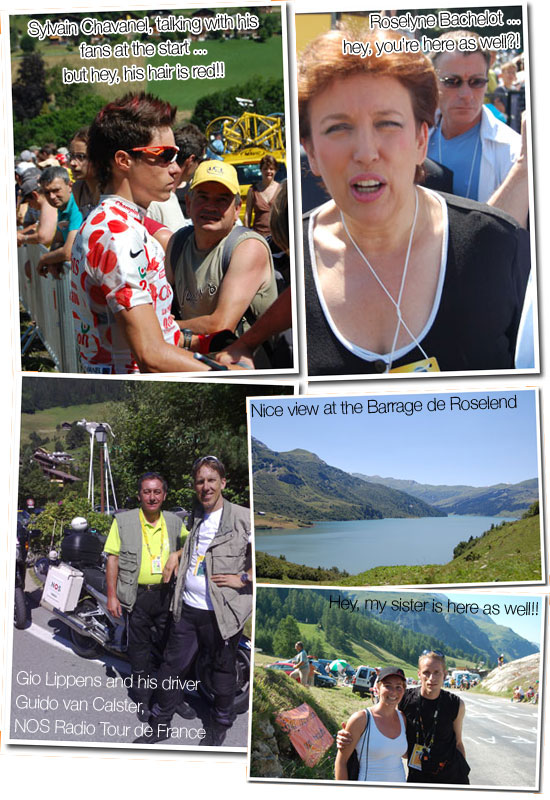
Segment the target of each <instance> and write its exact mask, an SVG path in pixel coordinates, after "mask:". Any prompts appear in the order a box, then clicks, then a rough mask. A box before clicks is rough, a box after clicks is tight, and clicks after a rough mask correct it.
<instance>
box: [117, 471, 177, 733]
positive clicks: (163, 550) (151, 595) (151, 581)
mask: <svg viewBox="0 0 550 800" xmlns="http://www.w3.org/2000/svg"><path fill="white" fill-rule="evenodd" d="M167 488H168V487H167V484H166V481H165V480H164V478H163V477H162V476H161V475H159V474H158V473H156V472H146V473H145V474H144V475H142V476H141V478H140V479H139V482H138V498H139V502H140V508H138V509H134V510H132V511H126V512H124V513H122V514H118V515H117V517H116V518H115V519H114V521H113V524H112V526H111V530H110V532H109V536H108V538H107V542H106V543H105V552H106V553H107V554H108V560H107V609H108V611H109V612H110V613H111V614H112V615H113V616H114V617H120V616H121V615H122V610H123V609H125V610H126V611H127V612H128V658H129V660H130V665H131V668H132V690H133V691H132V694H133V696H134V698H135V700H136V702H138V703H139V708H138V717H139V718H140V719H147V718H148V715H149V700H150V697H151V695H152V691H153V689H154V688H155V682H154V680H152V676H151V670H152V666H151V650H152V644H153V635H154V637H155V640H156V641H157V642H159V643H160V644H161V647H162V649H164V644H165V643H166V636H167V633H168V622H169V618H170V601H171V599H172V589H171V586H170V584H167V583H164V582H163V579H162V571H163V569H164V566H165V564H166V561H167V560H168V556H169V555H170V553H173V552H175V551H177V550H179V549H180V548H181V545H182V542H183V540H184V539H185V538H186V536H187V529H186V528H185V526H184V525H183V524H182V522H181V520H180V519H179V517H177V516H176V515H175V514H171V513H170V512H169V511H165V512H163V511H162V504H163V503H164V500H165V499H166V493H167Z"/></svg>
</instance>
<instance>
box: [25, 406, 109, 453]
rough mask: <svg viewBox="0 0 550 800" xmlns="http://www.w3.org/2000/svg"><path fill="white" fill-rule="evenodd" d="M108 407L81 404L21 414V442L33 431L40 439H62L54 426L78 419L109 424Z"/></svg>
mask: <svg viewBox="0 0 550 800" xmlns="http://www.w3.org/2000/svg"><path fill="white" fill-rule="evenodd" d="M110 407H111V403H92V404H89V403H83V404H82V405H78V406H67V407H66V408H62V407H61V406H56V407H54V408H46V409H44V410H42V411H37V412H36V413H35V414H21V442H22V443H23V444H24V443H25V442H26V440H27V439H28V437H29V435H30V434H31V433H32V432H33V431H35V432H36V433H38V435H39V436H41V437H42V438H46V436H49V437H50V438H51V439H53V438H62V432H61V433H60V432H59V431H57V430H56V425H61V423H62V422H75V421H76V420H79V419H87V420H94V421H96V422H109V408H110Z"/></svg>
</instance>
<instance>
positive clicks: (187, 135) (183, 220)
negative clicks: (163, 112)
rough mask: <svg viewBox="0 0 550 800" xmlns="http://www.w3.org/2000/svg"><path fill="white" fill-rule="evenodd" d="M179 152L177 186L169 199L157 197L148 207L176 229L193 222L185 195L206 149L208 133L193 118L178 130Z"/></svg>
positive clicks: (168, 226)
mask: <svg viewBox="0 0 550 800" xmlns="http://www.w3.org/2000/svg"><path fill="white" fill-rule="evenodd" d="M174 138H175V140H176V145H177V147H179V153H178V155H177V157H176V164H177V165H178V167H179V170H180V171H179V175H176V179H175V185H174V189H173V190H172V192H171V194H170V197H169V199H168V200H165V201H164V202H163V203H158V202H156V201H154V202H153V203H151V204H150V206H149V208H148V209H147V216H148V217H150V218H151V219H154V220H156V221H157V222H161V223H162V224H163V225H166V227H167V228H169V229H170V230H171V231H173V232H174V233H175V232H176V231H177V230H179V229H180V228H183V227H185V226H186V225H191V220H190V219H189V217H188V216H187V213H186V212H187V209H186V207H185V196H186V194H187V191H188V189H189V181H190V180H191V178H192V177H193V175H194V174H195V170H196V169H197V167H198V166H199V164H200V163H201V161H202V160H203V158H204V154H205V152H206V136H205V135H204V134H203V133H202V132H201V131H200V130H199V128H197V126H196V125H193V124H192V123H191V122H187V123H185V125H182V126H181V127H180V128H177V129H176V130H175V131H174Z"/></svg>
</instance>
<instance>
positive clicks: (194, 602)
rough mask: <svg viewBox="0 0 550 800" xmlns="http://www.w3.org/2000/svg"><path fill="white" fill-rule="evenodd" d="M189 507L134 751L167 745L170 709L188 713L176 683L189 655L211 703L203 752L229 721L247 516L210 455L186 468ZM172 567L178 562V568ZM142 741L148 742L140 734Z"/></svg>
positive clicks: (244, 598)
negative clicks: (191, 492)
mask: <svg viewBox="0 0 550 800" xmlns="http://www.w3.org/2000/svg"><path fill="white" fill-rule="evenodd" d="M192 476H193V481H194V487H195V493H196V496H197V501H198V504H197V508H196V509H195V512H194V518H193V524H192V527H191V533H190V534H189V536H188V538H187V539H186V541H185V544H184V546H183V548H182V550H181V551H179V552H178V553H174V554H172V556H171V557H170V558H169V559H168V562H167V564H166V567H165V570H164V577H165V580H169V579H170V577H171V574H172V571H174V570H177V575H178V579H177V583H176V588H175V591H174V599H173V603H172V612H173V616H174V621H173V624H172V627H171V630H170V635H169V639H168V644H167V645H166V649H165V651H164V661H163V664H162V666H161V668H160V670H159V675H158V690H157V694H156V700H157V703H156V705H155V706H154V708H153V714H152V715H151V717H150V718H149V726H150V727H148V728H146V729H145V732H144V735H143V736H140V737H139V738H138V739H136V742H135V743H136V744H147V743H148V744H153V743H155V742H161V741H163V740H165V739H168V738H170V735H171V734H170V721H171V719H172V716H173V714H174V713H175V711H176V709H177V711H178V713H179V714H180V715H181V716H183V717H184V718H187V719H193V718H194V717H195V711H194V710H193V709H192V708H190V707H189V706H188V705H187V704H186V703H181V702H180V701H181V696H180V691H179V690H178V689H177V688H173V687H177V679H178V678H180V679H184V678H185V677H186V674H187V672H188V670H189V668H190V666H191V664H192V663H193V661H194V659H195V657H196V655H197V653H198V652H199V651H201V652H207V654H208V662H209V665H210V680H211V688H212V690H213V693H214V704H213V707H212V710H211V714H210V724H209V725H208V727H207V733H206V736H205V738H204V739H203V740H202V742H201V744H203V745H212V746H219V745H221V744H222V743H223V741H224V739H225V736H226V734H227V731H228V730H229V728H230V727H231V726H232V724H233V721H234V719H235V713H234V710H233V701H234V698H235V689H236V671H235V661H236V653H237V646H238V644H239V639H240V637H241V633H242V629H243V626H244V623H245V622H246V620H247V619H248V617H249V616H250V614H251V613H252V586H251V580H252V566H251V565H252V558H251V544H250V535H251V534H250V509H248V508H243V507H242V506H238V505H235V504H234V503H229V502H228V501H227V500H225V499H224V497H223V495H222V492H223V490H224V488H225V485H226V480H225V468H224V465H223V464H222V462H221V461H220V460H219V459H218V458H217V457H216V456H203V457H201V458H198V459H197V460H196V461H195V463H194V464H193V468H192ZM178 561H179V563H178ZM148 734H149V735H148Z"/></svg>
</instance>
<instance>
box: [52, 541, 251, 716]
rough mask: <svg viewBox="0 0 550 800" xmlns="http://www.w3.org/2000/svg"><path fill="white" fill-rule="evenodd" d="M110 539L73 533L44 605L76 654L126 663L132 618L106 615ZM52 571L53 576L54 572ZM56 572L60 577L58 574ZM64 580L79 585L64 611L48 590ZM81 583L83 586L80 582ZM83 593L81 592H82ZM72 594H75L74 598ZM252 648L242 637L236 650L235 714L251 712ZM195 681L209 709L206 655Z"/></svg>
mask: <svg viewBox="0 0 550 800" xmlns="http://www.w3.org/2000/svg"><path fill="white" fill-rule="evenodd" d="M105 538H106V537H104V536H101V534H98V533H97V532H95V531H92V530H88V531H86V532H74V531H72V532H69V533H68V534H67V535H65V537H64V538H63V540H62V542H61V558H60V560H55V561H52V562H51V566H50V570H49V571H48V575H47V576H46V579H45V589H44V594H43V596H42V601H41V602H42V605H44V604H45V602H46V604H47V605H46V607H47V608H48V610H50V611H51V613H53V614H54V615H55V616H56V617H57V618H58V619H60V620H62V622H64V623H65V625H66V626H67V628H68V629H69V638H70V640H71V644H72V646H73V649H74V651H75V653H77V655H79V656H81V657H82V658H96V657H97V656H98V655H99V654H100V652H101V650H104V651H106V652H108V653H111V654H113V655H116V656H118V657H120V658H123V659H125V660H127V649H128V628H127V624H126V620H127V614H126V612H123V615H122V616H121V617H115V616H113V615H112V614H111V613H110V612H109V610H108V609H107V579H106V559H107V556H106V555H105V553H103V547H104V545H105ZM52 567H53V570H54V571H52ZM55 570H57V571H55ZM60 574H62V575H63V576H64V577H68V578H69V580H74V581H77V583H76V590H77V591H78V592H79V593H78V596H76V592H73V600H72V602H71V603H70V605H71V606H72V608H70V607H65V608H63V606H62V604H59V605H57V606H56V605H53V604H52V603H51V600H48V598H47V597H45V595H47V591H46V590H47V589H48V587H49V585H51V584H57V583H58V579H59V576H60ZM80 578H82V581H81V582H80ZM79 587H80V588H79ZM69 594H70V592H69ZM156 644H157V643H156V642H155V641H154V637H153V660H154V661H156V662H157V664H158V665H160V663H161V661H162V652H161V649H160V646H156ZM251 650H252V648H251V644H250V640H249V639H248V637H247V636H244V635H243V636H241V640H240V642H239V646H238V649H237V658H236V665H235V668H236V673H237V691H236V694H235V700H234V709H235V713H236V714H242V713H243V712H244V711H247V710H248V697H249V690H250V655H251ZM189 677H190V678H192V679H194V680H196V681H197V687H198V692H199V693H200V695H202V697H203V698H204V699H205V700H206V701H207V702H209V703H210V704H211V703H213V701H214V693H213V691H212V687H211V682H210V669H209V660H208V656H207V654H200V653H199V655H198V656H197V658H196V659H195V662H194V665H193V674H192V675H190V676H189Z"/></svg>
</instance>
